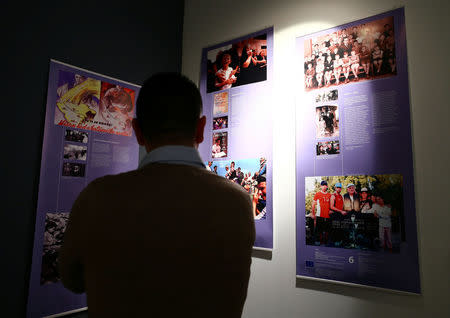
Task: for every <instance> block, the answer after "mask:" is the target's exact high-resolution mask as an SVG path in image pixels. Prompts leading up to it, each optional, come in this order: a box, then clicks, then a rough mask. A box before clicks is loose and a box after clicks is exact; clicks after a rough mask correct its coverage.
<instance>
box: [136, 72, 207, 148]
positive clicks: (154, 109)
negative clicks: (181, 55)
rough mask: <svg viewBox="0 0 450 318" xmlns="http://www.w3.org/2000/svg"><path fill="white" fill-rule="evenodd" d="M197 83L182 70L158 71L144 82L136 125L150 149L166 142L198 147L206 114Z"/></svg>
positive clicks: (138, 102) (141, 137) (140, 136)
mask: <svg viewBox="0 0 450 318" xmlns="http://www.w3.org/2000/svg"><path fill="white" fill-rule="evenodd" d="M201 112H202V98H201V96H200V91H199V90H198V88H197V86H196V85H195V84H194V82H192V81H191V80H189V79H188V78H187V77H185V76H184V75H181V74H179V73H157V74H155V75H153V76H151V77H150V78H149V79H147V80H146V81H145V82H144V85H142V88H141V90H140V92H139V96H138V98H137V102H136V118H135V119H133V128H134V131H135V133H136V138H137V140H138V143H139V144H140V145H142V146H144V145H145V146H146V148H147V151H149V150H150V149H153V148H156V147H158V146H162V145H168V144H173V145H176V144H178V145H186V146H194V147H196V146H197V145H198V144H199V143H201V142H202V141H203V131H204V128H205V123H206V117H205V116H203V117H200V114H201Z"/></svg>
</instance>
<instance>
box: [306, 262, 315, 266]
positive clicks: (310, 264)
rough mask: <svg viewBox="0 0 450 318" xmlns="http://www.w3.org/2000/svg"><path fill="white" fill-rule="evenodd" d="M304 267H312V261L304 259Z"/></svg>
mask: <svg viewBox="0 0 450 318" xmlns="http://www.w3.org/2000/svg"><path fill="white" fill-rule="evenodd" d="M306 267H314V262H313V261H306Z"/></svg>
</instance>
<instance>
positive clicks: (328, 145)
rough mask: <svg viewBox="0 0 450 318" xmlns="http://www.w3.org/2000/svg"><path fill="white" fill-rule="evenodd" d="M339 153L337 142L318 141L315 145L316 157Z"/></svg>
mask: <svg viewBox="0 0 450 318" xmlns="http://www.w3.org/2000/svg"><path fill="white" fill-rule="evenodd" d="M339 153H341V151H340V148H339V140H332V141H319V142H318V143H317V145H316V155H317V156H323V155H337V154H339Z"/></svg>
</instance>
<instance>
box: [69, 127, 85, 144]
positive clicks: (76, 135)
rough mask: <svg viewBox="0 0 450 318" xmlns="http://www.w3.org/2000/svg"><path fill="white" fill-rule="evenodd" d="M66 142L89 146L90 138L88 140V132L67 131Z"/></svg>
mask: <svg viewBox="0 0 450 318" xmlns="http://www.w3.org/2000/svg"><path fill="white" fill-rule="evenodd" d="M64 140H65V141H71V142H81V143H83V144H87V142H88V140H89V138H88V133H87V132H84V131H79V130H72V129H67V130H66V131H65V132H64Z"/></svg>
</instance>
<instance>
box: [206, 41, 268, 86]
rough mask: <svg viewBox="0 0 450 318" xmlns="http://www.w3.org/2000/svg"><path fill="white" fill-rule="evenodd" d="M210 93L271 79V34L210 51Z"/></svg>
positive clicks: (208, 81)
mask: <svg viewBox="0 0 450 318" xmlns="http://www.w3.org/2000/svg"><path fill="white" fill-rule="evenodd" d="M207 57H208V62H207V71H208V74H207V88H206V90H207V93H211V92H215V91H219V90H225V89H230V88H232V87H237V86H242V85H247V84H252V83H257V82H261V81H265V80H266V79H267V34H262V35H259V36H256V37H251V38H248V39H245V40H242V41H239V42H235V43H233V44H229V45H226V46H222V47H220V48H216V49H212V50H209V51H208V53H207Z"/></svg>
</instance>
